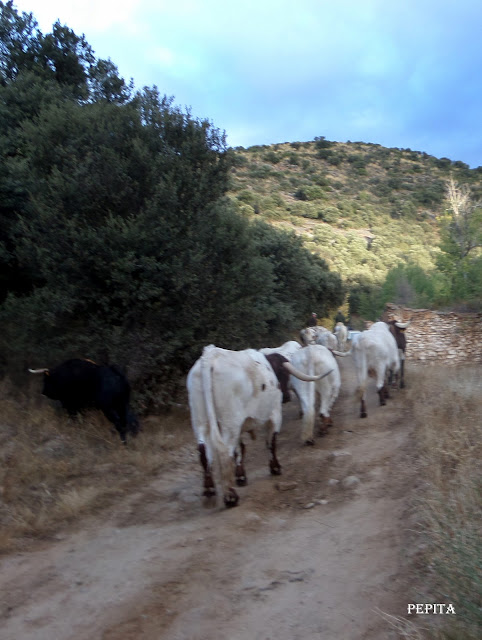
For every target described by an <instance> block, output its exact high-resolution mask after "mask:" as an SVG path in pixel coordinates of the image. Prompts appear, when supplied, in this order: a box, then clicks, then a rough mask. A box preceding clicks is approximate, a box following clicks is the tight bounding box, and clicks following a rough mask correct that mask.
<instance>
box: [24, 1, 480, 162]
mask: <svg viewBox="0 0 482 640" xmlns="http://www.w3.org/2000/svg"><path fill="white" fill-rule="evenodd" d="M14 3H15V5H16V7H17V9H18V10H20V11H28V12H32V13H33V14H34V16H35V17H36V19H37V21H38V22H39V26H40V28H41V30H42V31H43V32H44V33H47V32H49V31H50V30H51V27H52V24H53V23H54V22H55V21H56V20H60V22H61V23H62V24H66V25H67V26H69V27H70V28H71V29H73V30H74V31H75V32H76V33H77V34H78V35H81V34H82V33H83V34H85V36H86V39H87V41H88V42H89V44H90V45H91V46H92V48H93V49H94V51H95V54H96V56H97V57H99V58H110V59H111V60H112V61H113V62H114V64H116V65H117V67H118V69H119V73H120V75H121V76H122V77H124V78H125V79H126V80H129V79H131V78H132V79H133V80H134V84H135V86H136V87H138V88H141V87H143V86H145V85H147V86H152V85H156V86H157V87H158V89H159V91H160V92H161V93H162V94H167V95H169V96H174V99H175V103H176V104H178V105H180V106H182V107H184V106H188V107H190V108H191V110H192V114H193V115H194V116H196V117H200V118H208V119H209V120H211V121H212V122H213V123H214V125H215V126H217V127H219V128H220V129H223V130H225V131H226V133H227V141H228V144H229V145H230V146H233V147H236V146H244V147H248V146H251V145H254V144H274V143H277V142H294V141H305V140H313V139H314V138H315V136H325V137H326V138H327V139H328V140H336V141H341V142H345V141H347V140H351V141H353V142H355V141H363V142H373V143H378V144H381V145H383V146H386V147H401V148H410V149H413V150H415V151H425V152H427V153H429V154H431V155H434V156H436V157H448V158H450V159H451V160H462V161H463V162H466V163H467V164H469V165H470V166H471V167H478V166H480V165H482V38H481V35H480V34H481V27H482V2H481V0H232V1H231V0H79V2H69V1H68V0H14Z"/></svg>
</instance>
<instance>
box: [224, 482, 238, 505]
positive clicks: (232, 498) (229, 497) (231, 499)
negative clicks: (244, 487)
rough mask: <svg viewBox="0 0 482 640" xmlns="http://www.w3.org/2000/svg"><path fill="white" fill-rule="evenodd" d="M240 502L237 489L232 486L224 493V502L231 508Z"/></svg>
mask: <svg viewBox="0 0 482 640" xmlns="http://www.w3.org/2000/svg"><path fill="white" fill-rule="evenodd" d="M238 502H239V496H238V494H237V493H236V491H235V490H234V489H233V488H232V487H230V488H229V490H228V493H226V494H225V495H224V504H225V506H226V507H227V508H228V509H230V508H231V507H236V506H237V504H238Z"/></svg>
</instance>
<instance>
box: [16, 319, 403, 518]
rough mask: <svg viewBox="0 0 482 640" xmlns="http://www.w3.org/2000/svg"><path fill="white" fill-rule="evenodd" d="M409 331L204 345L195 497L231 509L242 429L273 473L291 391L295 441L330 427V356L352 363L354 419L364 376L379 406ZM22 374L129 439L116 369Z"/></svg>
mask: <svg viewBox="0 0 482 640" xmlns="http://www.w3.org/2000/svg"><path fill="white" fill-rule="evenodd" d="M408 325H409V323H408V322H407V323H400V322H397V321H395V320H392V321H391V322H389V323H386V322H375V323H374V324H372V325H371V326H370V328H369V329H367V330H366V331H362V332H359V333H357V335H353V336H351V340H348V337H349V336H348V331H347V328H346V327H345V325H344V324H343V323H341V322H339V323H337V325H336V326H335V330H334V332H333V333H332V332H330V331H329V330H328V329H325V328H324V327H321V326H315V327H307V328H306V329H302V331H301V332H300V340H301V343H300V342H297V341H296V340H290V341H288V342H285V343H284V344H283V345H281V346H280V347H277V348H265V349H260V350H255V349H244V350H242V351H230V350H228V349H222V348H220V347H216V346H214V345H209V346H207V347H205V348H204V350H203V353H202V355H201V357H200V358H199V359H198V360H197V361H196V362H195V363H194V365H193V366H192V368H191V370H190V371H189V374H188V376H187V391H188V398H189V408H190V412H191V423H192V428H193V431H194V434H195V436H196V440H197V445H198V451H199V456H200V462H201V466H202V470H203V495H204V496H214V495H216V483H217V484H219V485H220V488H221V490H222V496H223V499H224V504H225V505H226V506H228V507H231V506H235V505H236V504H237V503H238V500H239V497H238V494H237V492H236V490H235V489H234V487H233V484H235V483H236V484H237V485H238V486H243V485H245V484H246V482H247V481H246V472H245V468H244V458H245V444H244V443H243V440H242V436H243V434H244V433H248V434H250V435H251V437H252V438H254V435H255V434H254V430H255V428H256V427H259V426H262V425H266V427H267V445H268V448H269V450H270V454H271V456H270V461H269V468H270V472H271V473H272V474H273V475H279V474H280V473H281V466H280V464H279V462H278V459H277V457H276V439H277V435H278V433H279V431H280V429H281V422H282V403H285V402H288V401H289V400H290V391H293V392H294V393H295V395H296V396H297V398H298V400H299V403H300V414H301V418H302V429H301V439H302V442H303V443H304V444H308V445H310V444H314V439H313V432H314V427H315V420H316V416H317V415H319V416H320V419H321V426H320V432H321V433H324V432H325V431H326V430H327V428H328V427H329V426H331V424H332V420H331V409H332V407H333V404H334V402H335V400H336V398H337V397H338V393H339V390H340V384H341V378H340V371H339V368H338V364H337V361H336V358H337V357H346V356H349V355H351V356H352V358H353V362H354V366H355V371H356V376H357V382H358V386H357V395H358V398H359V400H360V417H362V418H365V417H366V416H367V411H366V403H365V394H366V389H367V382H368V378H369V377H373V378H375V382H376V388H377V391H378V395H379V399H380V404H381V405H384V404H385V399H386V398H387V397H388V395H389V394H388V389H389V386H390V385H399V386H400V387H403V386H404V360H405V345H406V339H405V333H404V332H405V329H406V328H407V326H408ZM348 342H350V349H349V350H347V345H348ZM29 371H30V372H31V373H38V374H43V377H44V383H43V390H42V393H43V394H44V395H45V396H47V397H48V398H51V399H53V400H58V401H60V403H61V405H62V406H63V407H64V408H65V409H66V410H67V411H68V413H69V414H70V415H75V414H76V413H78V412H79V411H81V410H82V409H85V408H87V407H93V408H96V409H100V410H101V411H102V412H103V413H104V415H105V416H106V417H107V419H108V420H110V421H111V422H112V423H113V424H114V426H115V428H116V429H117V431H118V433H119V435H120V439H121V441H122V442H123V443H124V444H125V443H126V436H127V433H130V434H131V435H133V436H135V435H137V433H138V431H139V423H138V420H137V418H136V416H135V414H134V413H133V412H132V410H131V408H130V386H129V383H128V381H127V379H126V377H125V375H124V374H123V372H122V371H121V370H120V369H119V368H118V367H116V366H113V365H112V366H101V365H98V364H96V363H94V362H92V361H90V360H81V359H74V360H68V361H67V362H64V363H63V364H61V365H59V366H57V367H55V368H54V369H52V370H49V369H29ZM317 398H318V400H317ZM318 403H319V406H318Z"/></svg>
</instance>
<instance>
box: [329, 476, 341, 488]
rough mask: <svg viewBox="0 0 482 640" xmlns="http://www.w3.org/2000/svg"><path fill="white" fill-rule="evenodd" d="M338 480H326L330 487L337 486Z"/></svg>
mask: <svg viewBox="0 0 482 640" xmlns="http://www.w3.org/2000/svg"><path fill="white" fill-rule="evenodd" d="M339 482H340V481H339V480H335V478H330V479H329V480H328V484H329V485H330V487H334V486H335V485H337V484H339Z"/></svg>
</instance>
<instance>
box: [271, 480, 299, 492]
mask: <svg viewBox="0 0 482 640" xmlns="http://www.w3.org/2000/svg"><path fill="white" fill-rule="evenodd" d="M275 486H276V488H277V489H278V491H291V490H292V489H296V487H297V486H298V483H297V482H277V483H276V485H275Z"/></svg>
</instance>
